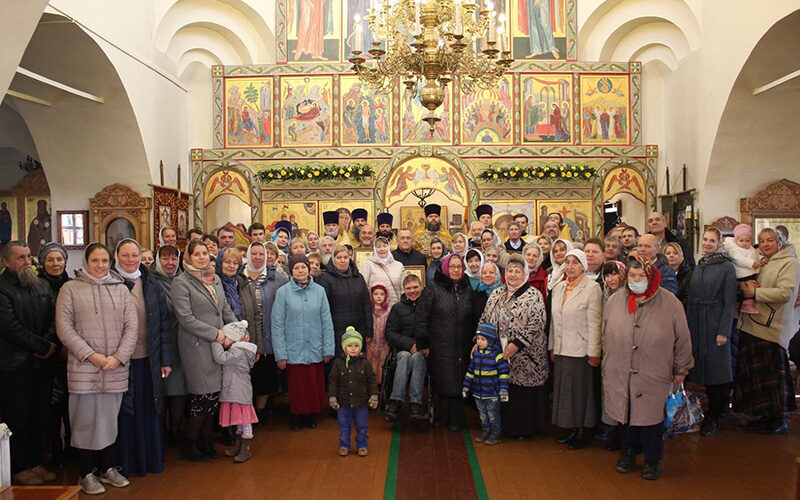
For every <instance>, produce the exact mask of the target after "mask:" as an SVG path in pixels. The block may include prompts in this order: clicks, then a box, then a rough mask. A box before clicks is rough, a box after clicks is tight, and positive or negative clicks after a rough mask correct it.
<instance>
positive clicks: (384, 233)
mask: <svg viewBox="0 0 800 500" xmlns="http://www.w3.org/2000/svg"><path fill="white" fill-rule="evenodd" d="M378 236H383V237H384V238H386V239H387V240H389V241H392V238H394V233H393V232H392V231H378Z"/></svg>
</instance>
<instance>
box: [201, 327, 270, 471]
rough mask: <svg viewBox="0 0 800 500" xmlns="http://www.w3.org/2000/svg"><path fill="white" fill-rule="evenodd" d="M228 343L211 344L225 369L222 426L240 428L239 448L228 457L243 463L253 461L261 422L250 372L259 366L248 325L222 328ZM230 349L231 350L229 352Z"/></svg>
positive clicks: (217, 358) (228, 454)
mask: <svg viewBox="0 0 800 500" xmlns="http://www.w3.org/2000/svg"><path fill="white" fill-rule="evenodd" d="M222 331H223V332H225V337H226V338H225V342H224V346H225V347H223V344H220V343H218V342H214V343H213V344H211V354H212V355H213V356H214V361H216V362H217V364H219V365H222V391H221V392H220V394H219V400H220V402H221V403H222V405H221V406H220V410H219V425H220V426H221V427H230V426H232V425H235V426H236V444H235V445H234V447H233V448H231V449H230V450H225V455H226V456H229V457H234V459H233V461H234V462H236V463H242V462H246V461H248V460H250V445H251V444H252V443H253V424H255V423H257V422H258V417H257V416H256V410H255V408H253V403H252V401H253V385H252V383H251V382H250V370H251V369H252V368H253V364H255V362H256V345H255V344H253V343H251V342H250V337H249V336H248V335H247V321H244V320H243V321H236V322H234V323H228V324H227V325H225V326H224V327H222ZM225 349H227V350H225Z"/></svg>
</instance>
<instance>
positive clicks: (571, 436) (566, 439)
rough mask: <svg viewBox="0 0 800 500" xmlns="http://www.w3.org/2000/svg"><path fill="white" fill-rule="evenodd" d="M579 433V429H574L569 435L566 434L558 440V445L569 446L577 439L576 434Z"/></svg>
mask: <svg viewBox="0 0 800 500" xmlns="http://www.w3.org/2000/svg"><path fill="white" fill-rule="evenodd" d="M577 433H578V429H572V430H571V431H569V434H564V435H563V436H561V437H560V438H558V439H556V443H558V444H567V443H569V442H570V441H572V440H573V439H575V434H577Z"/></svg>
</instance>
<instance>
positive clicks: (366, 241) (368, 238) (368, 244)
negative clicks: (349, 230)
mask: <svg viewBox="0 0 800 500" xmlns="http://www.w3.org/2000/svg"><path fill="white" fill-rule="evenodd" d="M358 239H359V242H360V244H359V245H358V246H357V247H356V249H358V250H372V247H373V245H374V244H375V228H374V227H372V226H370V225H369V224H364V225H363V226H361V229H360V230H359V232H358Z"/></svg>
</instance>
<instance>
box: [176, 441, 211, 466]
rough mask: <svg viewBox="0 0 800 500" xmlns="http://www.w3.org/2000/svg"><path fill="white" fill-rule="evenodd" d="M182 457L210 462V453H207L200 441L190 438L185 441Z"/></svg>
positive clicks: (193, 460)
mask: <svg viewBox="0 0 800 500" xmlns="http://www.w3.org/2000/svg"><path fill="white" fill-rule="evenodd" d="M181 458H183V459H184V460H188V461H190V462H208V455H206V453H205V451H204V450H203V448H202V447H201V446H200V443H199V442H198V441H191V440H189V439H187V440H186V441H184V442H183V448H182V449H181Z"/></svg>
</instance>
